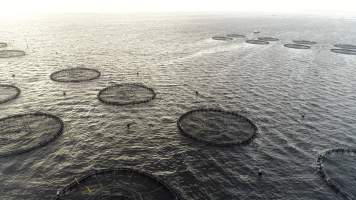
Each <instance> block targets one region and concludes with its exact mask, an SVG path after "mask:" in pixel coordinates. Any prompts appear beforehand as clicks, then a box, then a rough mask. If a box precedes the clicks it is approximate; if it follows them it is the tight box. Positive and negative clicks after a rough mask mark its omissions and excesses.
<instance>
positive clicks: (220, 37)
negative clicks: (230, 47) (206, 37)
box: [212, 36, 232, 41]
mask: <svg viewBox="0 0 356 200" xmlns="http://www.w3.org/2000/svg"><path fill="white" fill-rule="evenodd" d="M212 39H213V40H220V41H230V40H232V38H231V37H226V36H214V37H212Z"/></svg>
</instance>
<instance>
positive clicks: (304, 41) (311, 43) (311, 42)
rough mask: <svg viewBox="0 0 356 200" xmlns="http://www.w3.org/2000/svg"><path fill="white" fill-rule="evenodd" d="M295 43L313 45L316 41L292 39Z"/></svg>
mask: <svg viewBox="0 0 356 200" xmlns="http://www.w3.org/2000/svg"><path fill="white" fill-rule="evenodd" d="M293 42H294V43H295V44H303V45H314V44H317V42H314V41H309V40H293Z"/></svg>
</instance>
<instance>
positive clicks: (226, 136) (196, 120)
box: [177, 109, 257, 146]
mask: <svg viewBox="0 0 356 200" xmlns="http://www.w3.org/2000/svg"><path fill="white" fill-rule="evenodd" d="M177 125H178V128H179V130H180V132H181V133H182V134H183V135H185V136H187V137H190V138H192V139H195V140H197V141H200V142H203V143H206V144H209V145H214V146H231V145H241V144H248V143H249V142H251V141H252V140H253V138H254V137H255V136H256V134H257V127H256V125H255V124H254V123H253V122H252V121H250V120H249V119H248V118H246V117H244V116H242V115H239V114H237V113H235V112H229V111H224V110H219V109H197V110H192V111H189V112H187V113H185V114H183V115H182V116H181V117H180V118H179V119H178V122H177Z"/></svg>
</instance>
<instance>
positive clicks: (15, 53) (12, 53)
mask: <svg viewBox="0 0 356 200" xmlns="http://www.w3.org/2000/svg"><path fill="white" fill-rule="evenodd" d="M24 55H26V53H25V52H24V51H21V50H0V58H13V57H20V56H24Z"/></svg>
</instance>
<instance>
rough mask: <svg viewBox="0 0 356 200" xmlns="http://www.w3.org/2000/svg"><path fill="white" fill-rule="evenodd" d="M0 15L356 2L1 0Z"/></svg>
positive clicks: (332, 8) (264, 8)
mask: <svg viewBox="0 0 356 200" xmlns="http://www.w3.org/2000/svg"><path fill="white" fill-rule="evenodd" d="M0 2H1V4H0V5H1V11H0V16H1V15H24V14H37V13H61V12H67V13H68V12H71V13H72V12H173V11H186V12H205V11H208V12H211V11H212V12H214V11H218V12H220V11H226V12H231V11H242V12H271V13H291V14H295V13H308V14H313V13H315V14H323V13H324V14H325V13H330V14H336V13H338V14H353V13H355V15H356V0H175V1H173V0H0Z"/></svg>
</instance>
